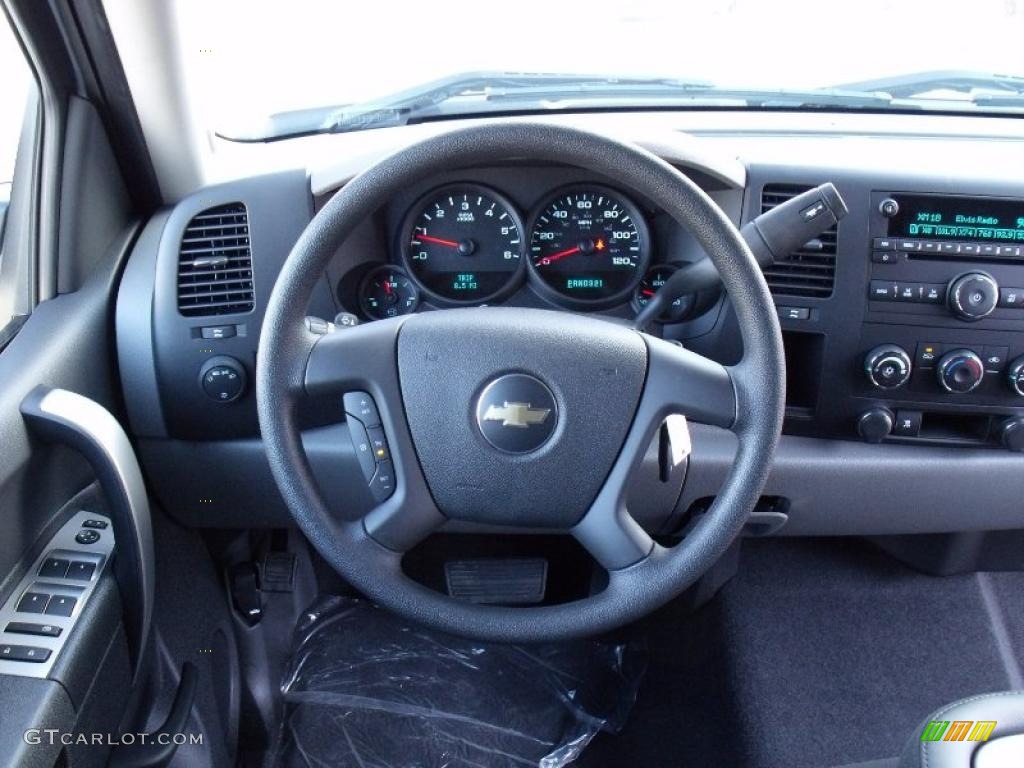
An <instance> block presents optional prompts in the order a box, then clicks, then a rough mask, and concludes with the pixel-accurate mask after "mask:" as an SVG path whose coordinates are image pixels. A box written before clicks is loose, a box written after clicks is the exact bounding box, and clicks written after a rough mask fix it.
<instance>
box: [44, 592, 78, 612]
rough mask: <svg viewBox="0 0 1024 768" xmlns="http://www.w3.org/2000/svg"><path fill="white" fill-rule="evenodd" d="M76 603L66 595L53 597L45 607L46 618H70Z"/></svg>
mask: <svg viewBox="0 0 1024 768" xmlns="http://www.w3.org/2000/svg"><path fill="white" fill-rule="evenodd" d="M77 602H78V601H77V600H76V599H75V598H73V597H67V596H66V595H54V596H53V597H51V598H50V603H49V605H47V606H46V615H47V616H70V615H71V614H72V613H74V611H75V603H77Z"/></svg>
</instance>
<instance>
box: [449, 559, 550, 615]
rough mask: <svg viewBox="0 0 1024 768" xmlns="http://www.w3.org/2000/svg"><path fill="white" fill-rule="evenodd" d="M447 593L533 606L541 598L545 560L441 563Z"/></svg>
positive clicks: (471, 599) (544, 586) (472, 599)
mask: <svg viewBox="0 0 1024 768" xmlns="http://www.w3.org/2000/svg"><path fill="white" fill-rule="evenodd" d="M444 576H445V582H446V583H447V586H448V594H449V595H451V596H452V597H454V598H456V599H459V600H467V601H469V602H471V603H488V604H493V605H532V604H535V603H539V602H541V601H542V600H543V599H544V593H545V590H546V589H547V580H548V561H547V560H545V559H543V558H536V557H531V558H526V557H522V558H519V557H517V558H480V559H473V560H449V561H447V562H446V563H445V564H444Z"/></svg>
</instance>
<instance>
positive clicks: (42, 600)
mask: <svg viewBox="0 0 1024 768" xmlns="http://www.w3.org/2000/svg"><path fill="white" fill-rule="evenodd" d="M49 601H50V596H49V595H46V594H43V593H42V592H26V593H25V594H24V595H22V596H21V600H19V601H18V607H17V608H16V609H15V610H16V611H17V612H18V613H42V612H43V611H45V610H46V604H47V603H48V602H49Z"/></svg>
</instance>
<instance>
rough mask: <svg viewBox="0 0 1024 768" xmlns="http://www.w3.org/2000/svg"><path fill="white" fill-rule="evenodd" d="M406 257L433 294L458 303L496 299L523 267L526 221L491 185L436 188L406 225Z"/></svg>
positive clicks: (409, 266) (510, 284)
mask: <svg viewBox="0 0 1024 768" xmlns="http://www.w3.org/2000/svg"><path fill="white" fill-rule="evenodd" d="M403 233H404V234H403V238H404V242H403V248H402V252H403V256H404V258H405V264H406V266H407V267H408V268H409V271H410V272H411V273H412V275H413V277H415V278H416V280H417V281H418V282H419V283H420V285H421V286H423V289H424V291H425V292H426V293H428V294H429V295H431V296H433V297H435V298H440V299H443V300H445V301H449V302H455V303H459V304H470V303H480V302H485V301H489V300H491V299H494V298H496V297H498V296H500V295H501V294H503V293H505V292H506V291H508V290H511V289H512V288H514V287H515V282H516V278H517V277H519V275H520V274H521V273H522V268H523V236H522V225H521V224H520V222H519V218H518V216H516V213H515V209H514V208H513V207H512V204H511V203H509V202H508V201H507V200H505V199H504V198H503V197H501V195H499V194H498V193H497V192H494V191H492V190H490V189H487V188H486V187H479V186H475V185H459V186H453V187H445V188H443V189H439V190H435V191H434V192H431V193H430V194H429V195H427V196H426V197H425V198H423V199H422V200H420V201H419V202H418V203H417V204H416V206H415V207H414V208H413V210H412V212H411V214H410V216H409V218H408V219H407V221H406V225H405V227H404V228H403Z"/></svg>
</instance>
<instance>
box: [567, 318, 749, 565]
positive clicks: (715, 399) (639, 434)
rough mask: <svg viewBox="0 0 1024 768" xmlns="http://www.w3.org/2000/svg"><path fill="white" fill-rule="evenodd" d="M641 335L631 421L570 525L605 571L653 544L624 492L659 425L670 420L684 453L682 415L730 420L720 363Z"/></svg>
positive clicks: (726, 378) (728, 386)
mask: <svg viewBox="0 0 1024 768" xmlns="http://www.w3.org/2000/svg"><path fill="white" fill-rule="evenodd" d="M645 340H646V342H647V348H648V370H647V379H646V381H645V383H644V390H643V393H642V395H641V397H640V403H639V406H638V407H637V412H636V417H635V418H634V420H633V425H632V427H631V428H630V430H629V433H628V435H627V436H626V441H625V444H624V445H623V447H622V452H621V453H620V454H619V457H618V459H617V460H616V462H615V464H614V465H613V466H612V470H611V472H610V473H609V475H608V478H607V480H606V481H605V484H604V486H603V487H602V489H601V492H600V493H599V494H598V496H597V498H596V499H595V500H594V503H593V505H592V506H591V508H590V509H589V510H588V511H587V514H586V515H584V517H583V519H582V520H580V522H579V523H578V524H577V525H576V526H575V527H574V528H573V530H572V533H573V535H574V536H575V537H576V539H577V540H578V541H579V542H580V543H581V544H583V546H584V547H586V549H587V550H588V551H589V552H590V554H591V555H593V557H594V559H596V560H597V561H598V562H599V563H600V564H601V565H602V566H604V568H606V569H607V570H608V571H617V570H622V569H623V568H629V567H630V566H633V565H636V564H637V563H639V562H640V561H642V560H644V559H645V558H647V557H648V556H649V555H650V554H651V552H653V551H654V549H655V546H656V545H655V543H654V541H653V539H651V537H650V536H649V535H648V534H647V532H646V531H644V529H643V528H641V527H640V525H639V524H638V523H637V522H636V520H634V519H633V518H632V517H631V516H630V514H629V511H628V510H627V508H626V497H627V490H628V487H629V482H630V478H631V477H633V474H634V473H635V472H636V471H637V470H638V469H639V467H640V465H641V463H642V461H643V457H644V453H645V452H646V451H647V447H648V446H649V445H650V443H651V440H652V439H653V438H654V436H655V434H656V433H657V431H658V430H659V429H660V428H661V425H662V424H663V423H665V421H666V420H671V421H672V425H673V429H674V431H675V432H676V433H677V436H676V439H675V441H674V443H675V446H676V448H677V450H682V451H683V452H684V453H686V454H688V452H689V445H690V441H689V430H688V428H687V422H686V420H687V418H690V419H693V420H695V421H701V422H704V423H706V424H712V425H715V426H719V427H725V428H727V429H731V428H732V427H733V426H734V424H735V422H736V392H735V389H734V387H733V382H732V377H731V376H730V374H729V371H728V370H727V369H726V368H724V367H723V366H721V365H719V364H718V363H716V362H714V361H713V360H709V359H708V358H706V357H703V356H701V355H698V354H696V353H694V352H690V351H689V350H686V349H682V348H681V347H678V346H676V345H674V344H671V343H668V342H665V341H662V340H660V339H656V338H653V337H645ZM682 458H685V456H682V455H681V456H678V457H676V460H677V461H678V460H681V459H682Z"/></svg>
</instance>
